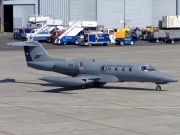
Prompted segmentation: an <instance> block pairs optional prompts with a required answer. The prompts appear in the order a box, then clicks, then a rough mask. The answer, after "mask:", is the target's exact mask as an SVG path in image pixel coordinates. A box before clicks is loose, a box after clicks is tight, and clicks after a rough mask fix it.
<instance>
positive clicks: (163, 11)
mask: <svg viewBox="0 0 180 135" xmlns="http://www.w3.org/2000/svg"><path fill="white" fill-rule="evenodd" d="M0 1H3V4H4V10H2V5H0V7H1V10H0V11H1V12H3V11H4V26H5V31H12V30H13V28H14V27H26V26H27V21H28V17H29V16H30V15H34V14H41V15H51V16H53V17H54V18H59V19H62V20H63V23H64V24H68V22H69V21H70V20H77V19H78V20H79V19H80V20H85V21H97V22H98V25H104V27H105V28H117V27H124V20H125V26H126V27H130V28H132V27H140V28H144V27H146V26H148V25H155V26H157V25H158V26H160V27H161V26H162V16H172V15H179V12H180V8H179V6H180V5H179V4H180V3H179V0H30V1H29V0H0Z"/></svg>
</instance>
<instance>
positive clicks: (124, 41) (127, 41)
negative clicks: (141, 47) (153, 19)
mask: <svg viewBox="0 0 180 135" xmlns="http://www.w3.org/2000/svg"><path fill="white" fill-rule="evenodd" d="M137 41H138V36H137V35H130V36H129V37H126V38H116V39H115V44H116V45H134V44H135V43H136V42H137Z"/></svg>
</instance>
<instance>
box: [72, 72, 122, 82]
mask: <svg viewBox="0 0 180 135" xmlns="http://www.w3.org/2000/svg"><path fill="white" fill-rule="evenodd" d="M74 78H80V79H82V80H96V81H98V82H111V83H115V82H119V79H118V78H117V77H116V76H113V75H106V74H97V75H92V74H79V75H78V76H76V77H74Z"/></svg>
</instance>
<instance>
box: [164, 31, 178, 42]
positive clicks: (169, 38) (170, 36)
mask: <svg viewBox="0 0 180 135" xmlns="http://www.w3.org/2000/svg"><path fill="white" fill-rule="evenodd" d="M165 41H166V43H171V44H174V43H175V42H178V41H180V32H170V33H167V35H166V40H165Z"/></svg>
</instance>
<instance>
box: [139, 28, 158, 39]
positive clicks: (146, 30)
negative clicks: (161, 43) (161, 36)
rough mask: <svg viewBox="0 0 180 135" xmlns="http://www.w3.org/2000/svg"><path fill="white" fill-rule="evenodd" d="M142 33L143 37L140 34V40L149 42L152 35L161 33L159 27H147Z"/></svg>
mask: <svg viewBox="0 0 180 135" xmlns="http://www.w3.org/2000/svg"><path fill="white" fill-rule="evenodd" d="M141 32H142V35H141V33H139V37H140V38H139V39H142V40H149V36H150V33H153V32H159V27H158V26H146V28H145V29H143V30H142V31H141Z"/></svg>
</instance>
